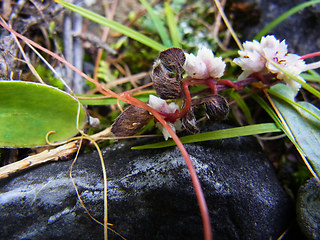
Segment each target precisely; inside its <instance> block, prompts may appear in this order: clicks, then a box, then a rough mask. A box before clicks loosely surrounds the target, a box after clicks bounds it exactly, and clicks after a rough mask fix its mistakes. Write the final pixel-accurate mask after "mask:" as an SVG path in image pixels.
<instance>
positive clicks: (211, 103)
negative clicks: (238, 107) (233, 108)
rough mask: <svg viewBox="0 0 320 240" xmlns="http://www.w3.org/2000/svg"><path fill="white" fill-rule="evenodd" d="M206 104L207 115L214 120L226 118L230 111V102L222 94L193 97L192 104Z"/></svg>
mask: <svg viewBox="0 0 320 240" xmlns="http://www.w3.org/2000/svg"><path fill="white" fill-rule="evenodd" d="M202 104H203V105H204V106H205V108H206V115H207V117H208V118H209V119H210V120H212V121H221V120H224V119H226V117H227V116H228V113H229V103H228V102H227V100H226V99H225V98H224V97H222V96H221V95H210V96H208V97H204V98H199V99H192V106H193V107H195V106H197V105H202Z"/></svg>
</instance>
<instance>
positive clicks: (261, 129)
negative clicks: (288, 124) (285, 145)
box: [132, 123, 281, 149]
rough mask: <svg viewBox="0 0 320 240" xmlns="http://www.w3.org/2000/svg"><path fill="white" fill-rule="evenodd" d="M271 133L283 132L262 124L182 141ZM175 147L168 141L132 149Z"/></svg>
mask: <svg viewBox="0 0 320 240" xmlns="http://www.w3.org/2000/svg"><path fill="white" fill-rule="evenodd" d="M269 132H281V130H280V129H279V128H278V127H277V126H276V125H275V124H274V123H262V124H255V125H249V126H244V127H236V128H228V129H222V130H217V131H211V132H205V133H198V134H194V135H189V136H185V137H181V138H180V140H181V142H182V143H183V144H185V143H195V142H203V141H209V140H217V139H224V138H233V137H241V136H248V135H254V134H261V133H269ZM174 145H175V142H174V141H172V140H168V141H165V142H159V143H154V144H147V145H143V146H136V147H132V149H148V148H163V147H170V146H174Z"/></svg>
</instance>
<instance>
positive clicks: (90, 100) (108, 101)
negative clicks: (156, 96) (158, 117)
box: [77, 94, 149, 106]
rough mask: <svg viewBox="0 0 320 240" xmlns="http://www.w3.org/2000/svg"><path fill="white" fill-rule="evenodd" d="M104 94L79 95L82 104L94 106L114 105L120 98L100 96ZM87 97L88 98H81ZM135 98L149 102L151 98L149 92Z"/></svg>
mask: <svg viewBox="0 0 320 240" xmlns="http://www.w3.org/2000/svg"><path fill="white" fill-rule="evenodd" d="M103 96H104V95H102V94H78V95H77V97H80V98H79V101H80V103H81V104H82V105H92V106H102V105H112V104H117V102H118V100H117V99H116V98H112V97H110V98H98V97H103ZM81 97H86V98H81ZM135 98H137V99H139V100H141V101H143V102H147V101H148V99H149V94H144V95H137V96H135Z"/></svg>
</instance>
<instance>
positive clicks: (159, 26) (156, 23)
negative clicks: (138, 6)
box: [140, 0, 172, 48]
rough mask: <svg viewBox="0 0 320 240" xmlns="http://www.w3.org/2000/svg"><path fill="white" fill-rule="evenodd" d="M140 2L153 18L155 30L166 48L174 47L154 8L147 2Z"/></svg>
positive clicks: (143, 0)
mask: <svg viewBox="0 0 320 240" xmlns="http://www.w3.org/2000/svg"><path fill="white" fill-rule="evenodd" d="M140 2H141V3H142V4H143V6H144V7H145V8H146V10H147V11H148V14H149V15H150V18H151V20H152V22H153V24H154V26H155V28H156V29H157V31H158V33H159V36H160V38H161V40H162V43H163V44H164V46H166V47H167V48H170V47H172V44H171V41H170V39H169V35H168V33H167V30H166V28H165V26H164V24H163V22H162V21H161V19H160V17H159V16H158V15H157V14H156V13H155V12H154V10H153V8H152V6H151V5H150V4H149V3H148V2H147V1H146V0H140Z"/></svg>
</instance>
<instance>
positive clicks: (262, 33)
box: [254, 0, 320, 40]
mask: <svg viewBox="0 0 320 240" xmlns="http://www.w3.org/2000/svg"><path fill="white" fill-rule="evenodd" d="M316 3H320V0H314V1H308V2H304V3H301V4H299V5H298V6H295V7H293V8H291V9H290V10H288V11H287V12H285V13H283V14H282V15H280V16H279V17H277V18H276V19H275V20H273V21H272V22H271V23H269V24H268V25H267V26H265V27H264V28H263V29H262V30H261V31H260V32H259V33H258V34H257V35H256V36H255V37H254V39H257V40H260V39H261V38H262V36H265V35H266V34H268V33H269V32H270V31H271V30H272V29H273V28H275V27H276V26H277V25H278V24H280V23H281V22H283V21H284V20H286V19H287V18H288V17H290V16H291V15H293V14H295V13H297V12H299V11H301V10H302V9H304V8H306V7H309V6H311V5H314V4H316Z"/></svg>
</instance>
